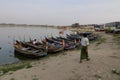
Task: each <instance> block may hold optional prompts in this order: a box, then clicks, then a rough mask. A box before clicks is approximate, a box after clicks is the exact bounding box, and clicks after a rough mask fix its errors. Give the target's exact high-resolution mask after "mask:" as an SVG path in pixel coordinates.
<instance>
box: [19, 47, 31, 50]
mask: <svg viewBox="0 0 120 80" xmlns="http://www.w3.org/2000/svg"><path fill="white" fill-rule="evenodd" d="M28 49H30V47H27V48H22V49H21V50H28Z"/></svg>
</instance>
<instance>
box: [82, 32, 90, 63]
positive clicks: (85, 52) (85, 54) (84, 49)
mask: <svg viewBox="0 0 120 80" xmlns="http://www.w3.org/2000/svg"><path fill="white" fill-rule="evenodd" d="M80 43H81V55H80V63H81V62H82V60H83V59H86V60H87V61H89V60H90V59H89V57H88V45H89V39H88V38H87V35H86V34H83V37H82V39H81V42H80Z"/></svg>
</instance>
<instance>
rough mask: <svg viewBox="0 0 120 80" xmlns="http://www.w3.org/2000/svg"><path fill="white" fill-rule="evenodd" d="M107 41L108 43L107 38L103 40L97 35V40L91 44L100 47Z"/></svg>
mask: <svg viewBox="0 0 120 80" xmlns="http://www.w3.org/2000/svg"><path fill="white" fill-rule="evenodd" d="M105 41H106V39H105V38H103V37H102V36H100V35H97V38H96V39H95V40H94V41H91V43H96V46H98V45H100V44H102V43H104V42H105Z"/></svg>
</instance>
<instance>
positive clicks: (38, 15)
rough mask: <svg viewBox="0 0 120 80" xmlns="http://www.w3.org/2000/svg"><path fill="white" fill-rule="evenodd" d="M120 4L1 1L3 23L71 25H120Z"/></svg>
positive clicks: (103, 0)
mask: <svg viewBox="0 0 120 80" xmlns="http://www.w3.org/2000/svg"><path fill="white" fill-rule="evenodd" d="M119 8H120V0H0V23H19V24H42V25H44V24H48V25H71V24H73V23H76V22H78V23H80V24H92V23H97V24H101V23H106V22H112V21H120V9H119Z"/></svg>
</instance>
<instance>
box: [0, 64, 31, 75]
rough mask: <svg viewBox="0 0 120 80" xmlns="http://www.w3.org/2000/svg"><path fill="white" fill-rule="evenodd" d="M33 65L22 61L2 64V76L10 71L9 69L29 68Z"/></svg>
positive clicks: (0, 68)
mask: <svg viewBox="0 0 120 80" xmlns="http://www.w3.org/2000/svg"><path fill="white" fill-rule="evenodd" d="M31 67H32V65H31V64H30V63H28V62H21V63H18V64H11V65H4V66H0V76H2V75H4V74H6V73H8V72H9V71H17V70H19V69H23V68H26V69H28V68H31Z"/></svg>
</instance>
